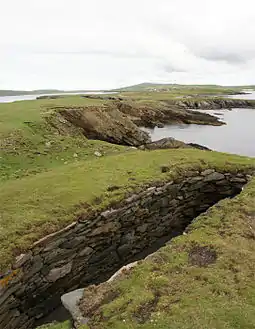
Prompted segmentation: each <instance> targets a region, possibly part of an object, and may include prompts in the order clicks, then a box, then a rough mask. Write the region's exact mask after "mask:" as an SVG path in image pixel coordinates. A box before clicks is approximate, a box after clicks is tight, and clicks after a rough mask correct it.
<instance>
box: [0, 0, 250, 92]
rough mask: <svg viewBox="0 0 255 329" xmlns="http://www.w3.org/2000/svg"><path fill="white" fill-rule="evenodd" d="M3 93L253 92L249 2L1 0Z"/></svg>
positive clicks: (230, 0) (195, 0)
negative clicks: (177, 88)
mask: <svg viewBox="0 0 255 329" xmlns="http://www.w3.org/2000/svg"><path fill="white" fill-rule="evenodd" d="M0 10H1V19H0V31H1V32H0V33H1V34H0V89H22V90H30V89H49V88H55V89H65V90H71V89H73V90H74V89H90V90H92V89H111V88H117V87H123V86H127V85H133V84H137V83H141V82H160V83H180V84H221V85H248V84H255V2H254V0H242V1H239V0H213V1H212V0H206V1H205V0H192V1H191V0H154V1H152V0H128V1H123V0H92V1H88V0H43V1H41V0H36V1H35V0H8V1H7V0H3V1H1V4H0Z"/></svg>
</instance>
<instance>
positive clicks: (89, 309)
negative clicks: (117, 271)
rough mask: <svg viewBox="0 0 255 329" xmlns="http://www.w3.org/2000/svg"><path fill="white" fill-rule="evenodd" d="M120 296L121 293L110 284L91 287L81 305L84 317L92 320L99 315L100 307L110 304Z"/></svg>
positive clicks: (87, 289)
mask: <svg viewBox="0 0 255 329" xmlns="http://www.w3.org/2000/svg"><path fill="white" fill-rule="evenodd" d="M118 296H119V292H118V291H117V290H116V289H113V288H112V285H111V284H109V283H103V284H100V285H99V286H95V285H92V286H89V287H88V288H86V290H85V293H84V296H83V299H82V301H81V303H80V309H81V311H82V313H83V316H85V317H88V318H91V317H93V316H94V315H95V313H97V312H98V311H99V309H100V307H101V306H102V305H104V304H108V303H110V302H111V301H113V300H114V299H115V298H117V297H118Z"/></svg>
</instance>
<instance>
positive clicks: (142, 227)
mask: <svg viewBox="0 0 255 329" xmlns="http://www.w3.org/2000/svg"><path fill="white" fill-rule="evenodd" d="M147 229H148V224H143V225H141V226H138V227H137V231H138V232H140V233H144V232H146V230H147Z"/></svg>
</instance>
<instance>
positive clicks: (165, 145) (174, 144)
mask: <svg viewBox="0 0 255 329" xmlns="http://www.w3.org/2000/svg"><path fill="white" fill-rule="evenodd" d="M178 148H196V149H199V150H206V151H210V149H209V148H207V147H206V146H203V145H199V144H194V143H188V144H186V143H184V142H182V141H179V140H177V139H174V138H172V137H166V138H162V139H160V140H158V141H155V142H152V143H149V144H145V145H141V146H139V149H140V150H146V149H147V150H157V149H161V150H162V149H178Z"/></svg>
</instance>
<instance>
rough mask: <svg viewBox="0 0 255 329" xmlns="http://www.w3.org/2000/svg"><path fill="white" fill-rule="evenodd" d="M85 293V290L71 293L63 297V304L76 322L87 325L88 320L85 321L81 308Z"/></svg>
mask: <svg viewBox="0 0 255 329" xmlns="http://www.w3.org/2000/svg"><path fill="white" fill-rule="evenodd" d="M83 293H84V289H78V290H74V291H72V292H69V293H67V294H65V295H63V296H61V302H62V304H63V306H64V307H65V309H67V310H68V312H69V313H70V314H71V315H72V318H73V320H74V322H77V323H82V324H85V323H87V322H88V319H87V320H85V318H84V317H83V316H82V313H81V311H80V308H79V302H80V300H81V298H82V296H83ZM81 321H82V322H81Z"/></svg>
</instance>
